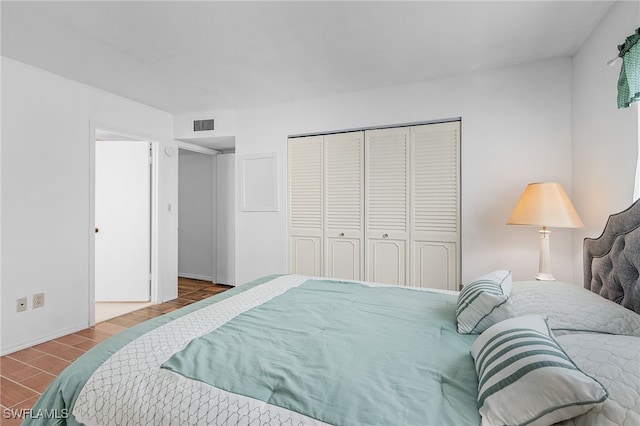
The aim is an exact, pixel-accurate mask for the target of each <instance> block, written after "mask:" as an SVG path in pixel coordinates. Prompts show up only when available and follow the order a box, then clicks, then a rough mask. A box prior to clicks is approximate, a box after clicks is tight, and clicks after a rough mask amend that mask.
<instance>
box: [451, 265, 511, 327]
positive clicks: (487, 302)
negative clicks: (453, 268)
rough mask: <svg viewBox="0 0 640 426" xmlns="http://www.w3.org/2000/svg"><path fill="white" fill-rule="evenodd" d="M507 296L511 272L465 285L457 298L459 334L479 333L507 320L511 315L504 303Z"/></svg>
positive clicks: (492, 275) (509, 290)
mask: <svg viewBox="0 0 640 426" xmlns="http://www.w3.org/2000/svg"><path fill="white" fill-rule="evenodd" d="M510 293H511V271H508V270H504V269H501V270H498V271H493V272H491V273H489V274H486V275H483V276H481V277H479V278H477V279H476V280H475V281H474V282H472V283H471V284H467V285H466V286H465V287H464V288H463V289H462V291H461V292H460V294H459V295H458V307H457V309H456V321H457V323H458V333H465V334H473V333H476V334H477V333H482V332H483V331H484V330H486V329H487V328H488V327H490V326H492V325H493V324H495V323H497V322H500V321H502V320H505V319H507V318H509V317H510V316H511V315H510V307H509V304H508V303H507V302H508V300H509V294H510Z"/></svg>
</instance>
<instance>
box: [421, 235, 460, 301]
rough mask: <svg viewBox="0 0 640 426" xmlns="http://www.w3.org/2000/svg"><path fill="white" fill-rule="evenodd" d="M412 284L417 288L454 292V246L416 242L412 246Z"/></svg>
mask: <svg viewBox="0 0 640 426" xmlns="http://www.w3.org/2000/svg"><path fill="white" fill-rule="evenodd" d="M413 256H414V262H413V273H414V275H413V280H414V281H413V283H412V285H414V286H417V287H428V288H438V289H441V290H455V289H454V288H453V287H452V285H451V283H455V279H456V267H457V262H456V244H455V243H447V242H440V241H418V242H414V244H413Z"/></svg>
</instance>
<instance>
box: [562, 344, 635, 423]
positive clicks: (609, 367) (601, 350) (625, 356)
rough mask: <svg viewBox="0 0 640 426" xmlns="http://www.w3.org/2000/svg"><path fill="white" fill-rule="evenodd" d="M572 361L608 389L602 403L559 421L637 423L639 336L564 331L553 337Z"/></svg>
mask: <svg viewBox="0 0 640 426" xmlns="http://www.w3.org/2000/svg"><path fill="white" fill-rule="evenodd" d="M556 340H557V342H558V343H559V344H560V346H561V347H562V349H564V350H565V352H567V354H568V355H569V356H570V357H571V359H572V360H573V362H574V363H575V364H576V365H577V366H578V368H580V369H581V370H582V371H584V372H585V373H586V374H588V375H590V376H591V377H593V378H594V379H596V380H598V381H599V382H600V383H601V384H602V385H603V386H604V387H605V389H607V391H608V392H609V398H607V400H606V401H605V402H604V404H603V405H602V407H601V408H600V409H599V410H597V411H596V409H594V410H591V411H588V412H587V413H585V414H583V415H581V416H579V417H576V418H574V419H572V420H570V421H567V422H565V423H562V424H563V425H575V426H592V425H593V426H595V425H597V426H638V425H640V337H634V336H617V335H606V334H585V333H580V334H567V335H563V336H558V337H557V338H556Z"/></svg>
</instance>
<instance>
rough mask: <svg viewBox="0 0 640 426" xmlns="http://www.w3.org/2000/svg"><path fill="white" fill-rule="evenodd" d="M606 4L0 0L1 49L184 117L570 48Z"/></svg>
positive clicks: (489, 65)
mask: <svg viewBox="0 0 640 426" xmlns="http://www.w3.org/2000/svg"><path fill="white" fill-rule="evenodd" d="M610 6H611V2H603V1H595V2H588V1H568V2H561V1H537V2H510V1H498V2H485V1H471V2H457V1H448V2H445V1H440V2H435V1H423V2H361V1H356V2H340V1H337V2H336V1H333V2H312V1H301V2H270V1H259V2H243V1H241V2H237V1H236V2H219V1H196V2H182V1H160V2H153V1H131V2H109V1H105V2H99V1H88V2H77V1H71V2H57V1H45V2H31V1H27V2H11V1H2V2H1V7H2V23H1V24H2V27H1V28H2V46H1V48H2V55H4V56H8V57H10V58H13V59H16V60H18V61H21V62H24V63H27V64H31V65H34V66H36V67H39V68H43V69H45V70H48V71H51V72H53V73H56V74H59V75H62V76H64V77H68V78H70V79H73V80H77V81H80V82H82V83H85V84H88V85H91V86H94V87H97V88H100V89H103V90H106V91H109V92H112V93H115V94H118V95H121V96H124V97H126V98H130V99H133V100H136V101H139V102H142V103H144V104H147V105H151V106H153V107H156V108H159V109H161V110H164V111H168V112H171V113H174V114H180V113H186V112H196V111H211V110H218V109H236V108H248V107H253V106H260V105H266V104H273V103H278V102H285V101H290V100H296V99H305V98H312V97H320V96H326V95H330V94H333V93H340V92H347V91H355V90H361V89H367V88H372V87H380V86H390V85H396V84H403V83H409V82H414V81H420V80H427V79H435V78H439V77H443V76H446V75H451V74H457V73H464V72H468V71H472V70H481V69H489V68H495V67H501V66H506V65H512V64H519V63H526V62H530V61H534V60H539V59H543V58H552V57H559V56H571V55H573V54H574V53H575V52H576V51H577V49H578V48H579V47H580V45H581V44H582V43H583V41H584V40H585V39H586V38H587V37H588V35H589V34H590V33H591V31H592V30H593V28H594V27H595V26H596V25H597V23H598V22H599V21H600V19H602V17H603V16H604V15H605V14H606V12H607V10H608V9H609V7H610ZM615 53H616V52H612V56H615Z"/></svg>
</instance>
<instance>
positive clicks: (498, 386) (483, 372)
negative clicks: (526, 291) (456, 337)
mask: <svg viewBox="0 0 640 426" xmlns="http://www.w3.org/2000/svg"><path fill="white" fill-rule="evenodd" d="M471 355H472V356H473V359H474V362H475V365H476V372H477V373H478V406H479V407H480V415H481V416H482V422H483V424H486V425H516V424H517V425H521V424H527V425H550V424H553V423H556V422H560V421H562V420H566V419H570V418H572V417H575V416H578V415H580V414H583V413H585V412H587V411H588V410H590V409H591V408H593V407H594V406H596V405H598V404H600V403H602V402H603V401H604V400H605V399H606V398H607V391H606V390H605V389H604V388H603V387H602V385H601V384H600V383H598V382H597V381H596V380H594V379H592V378H591V377H589V376H587V375H586V374H584V373H583V372H582V371H580V370H579V369H578V368H577V367H576V366H575V364H574V363H573V362H572V361H571V359H570V358H569V357H568V356H567V354H565V353H564V351H563V350H562V349H561V348H560V346H558V344H557V343H556V342H555V340H553V337H551V332H550V331H549V329H548V328H547V324H546V322H545V320H544V319H543V318H542V317H541V316H538V315H531V316H524V317H518V318H511V319H508V320H506V321H502V322H500V323H498V324H496V325H494V326H492V327H490V328H489V329H487V330H486V331H485V332H484V333H482V334H481V335H480V337H478V339H476V341H475V342H474V343H473V345H472V346H471Z"/></svg>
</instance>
